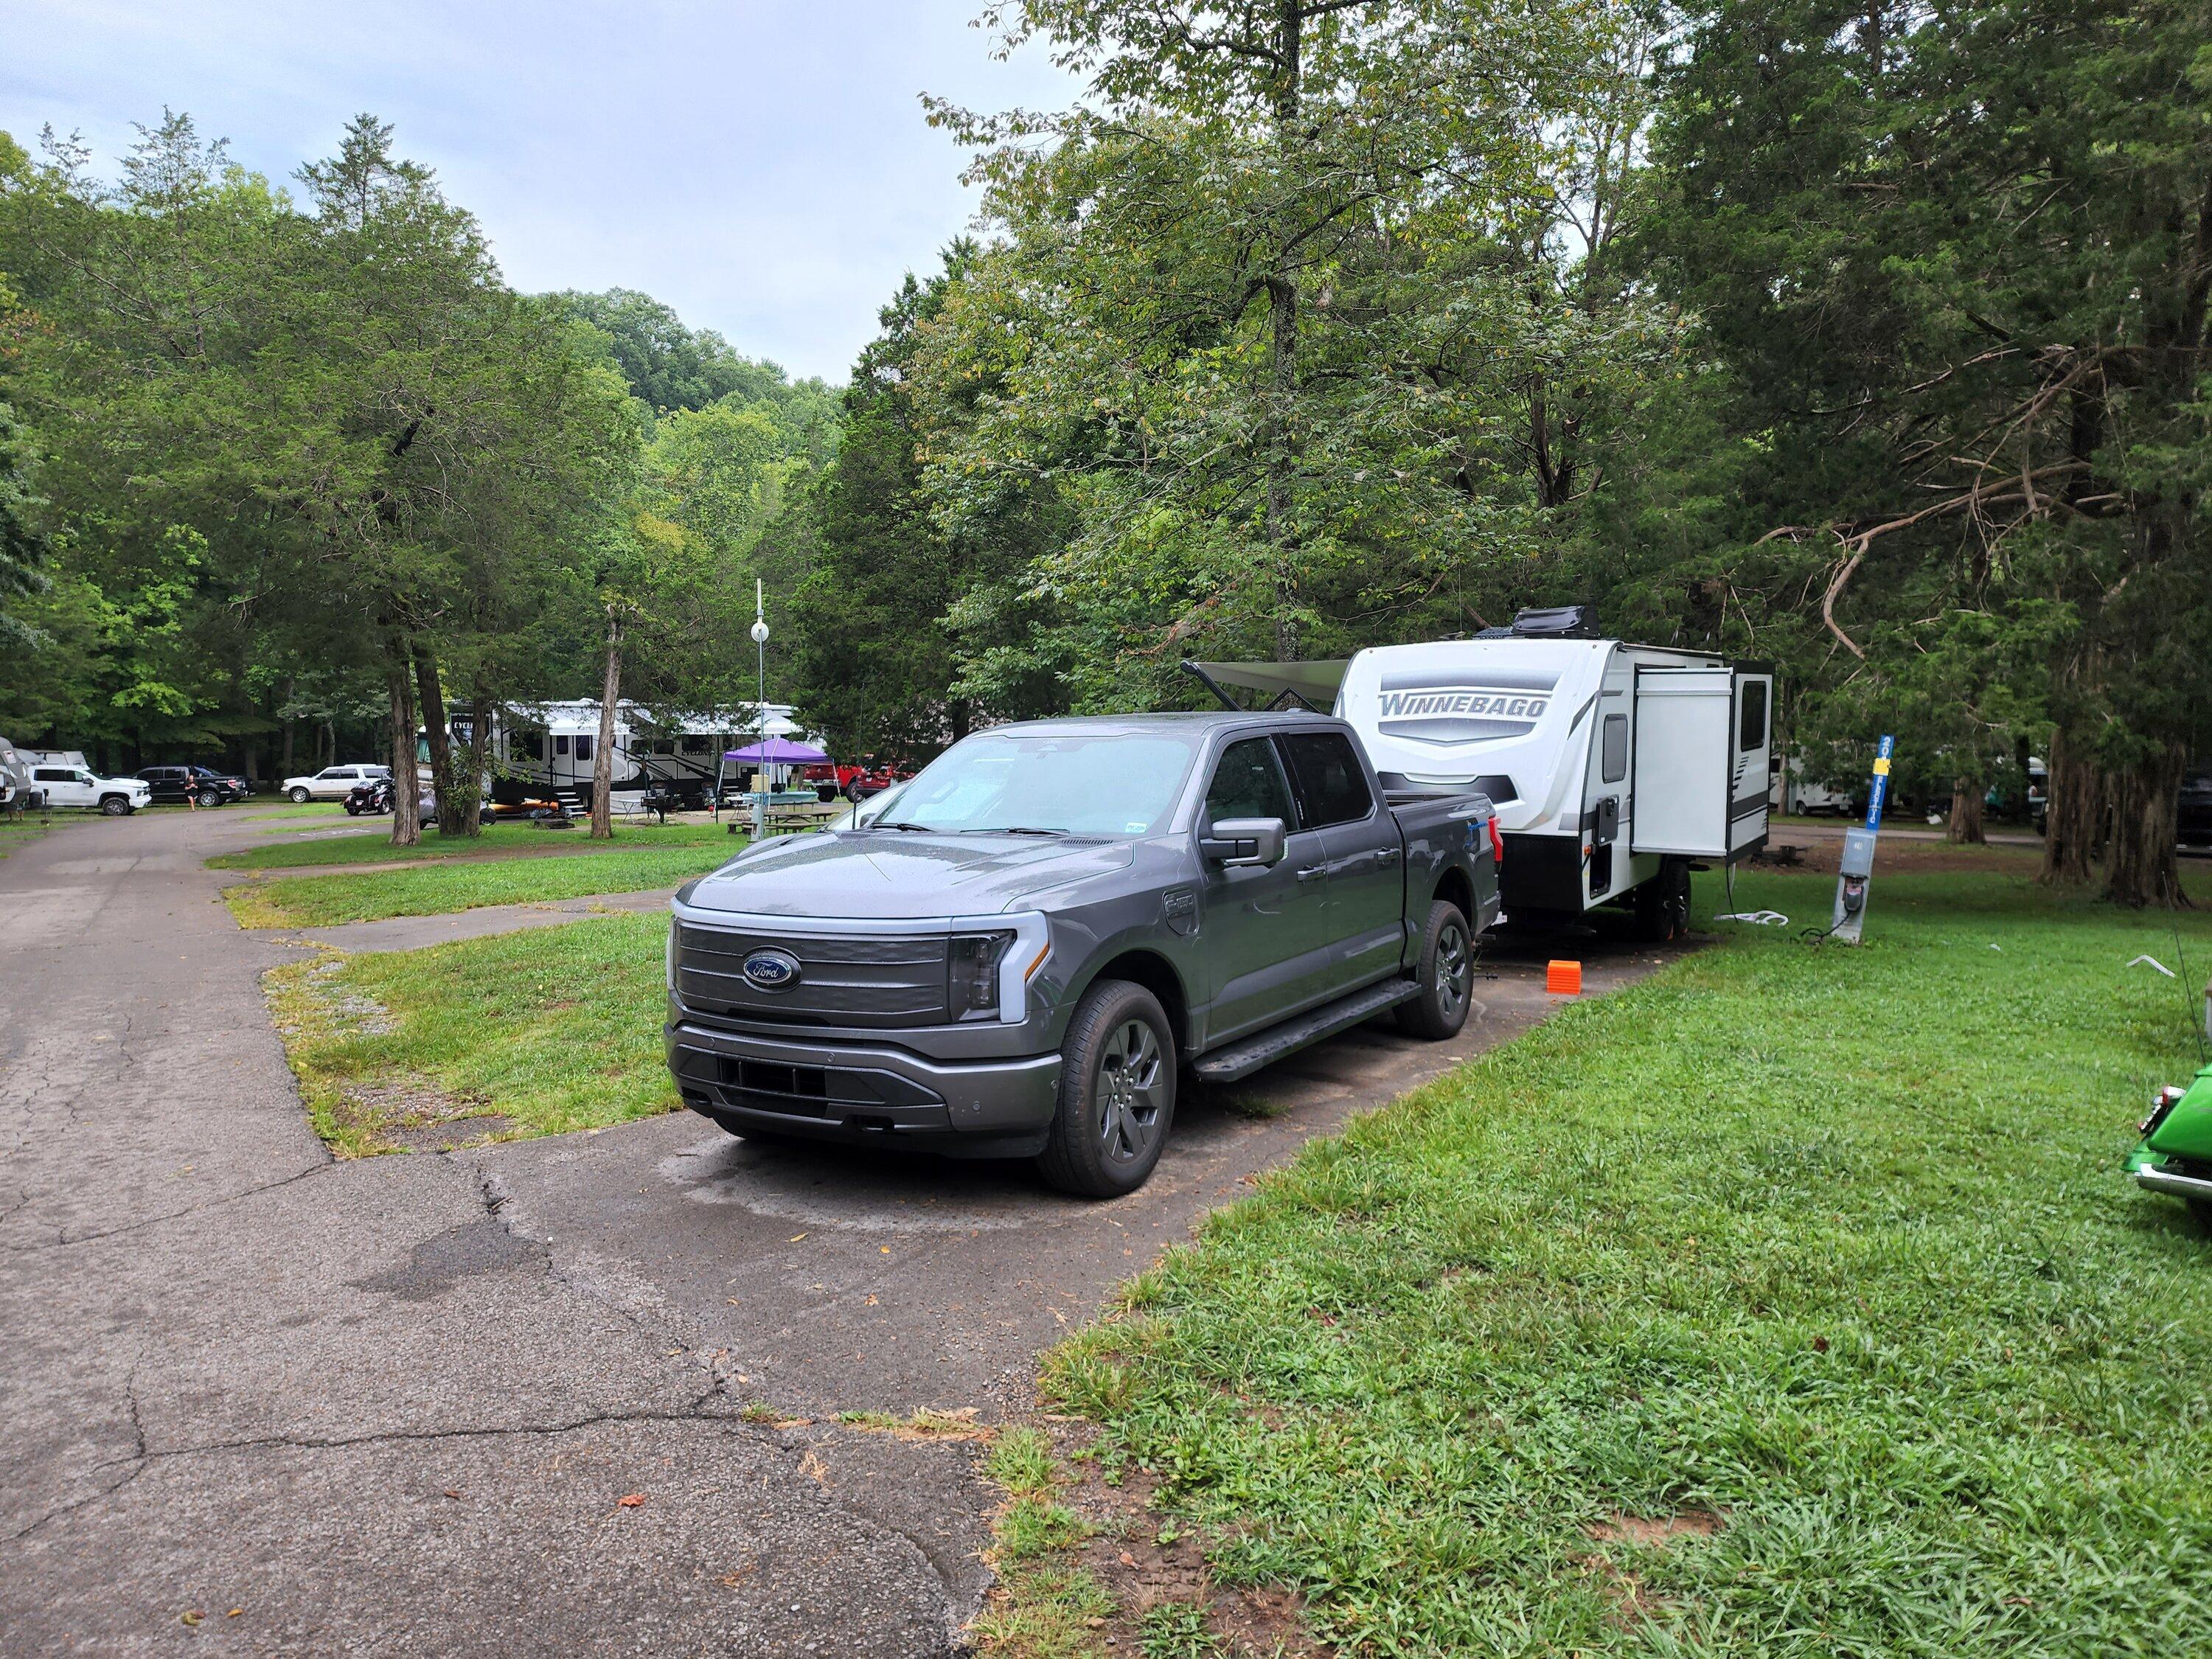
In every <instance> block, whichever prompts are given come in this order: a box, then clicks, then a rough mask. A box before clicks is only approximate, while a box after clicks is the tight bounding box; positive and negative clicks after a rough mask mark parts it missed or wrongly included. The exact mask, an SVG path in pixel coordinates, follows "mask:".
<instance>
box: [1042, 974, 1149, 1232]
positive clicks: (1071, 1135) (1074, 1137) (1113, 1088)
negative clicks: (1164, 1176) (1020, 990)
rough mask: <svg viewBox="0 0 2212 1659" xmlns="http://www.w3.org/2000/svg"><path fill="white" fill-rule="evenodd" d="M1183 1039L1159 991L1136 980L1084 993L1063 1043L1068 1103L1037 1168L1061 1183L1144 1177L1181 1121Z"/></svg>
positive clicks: (1063, 1089) (1104, 1187)
mask: <svg viewBox="0 0 2212 1659" xmlns="http://www.w3.org/2000/svg"><path fill="white" fill-rule="evenodd" d="M1175 1101H1176V1043H1175V1033H1174V1031H1173V1030H1170V1027H1169V1025H1168V1017H1167V1012H1166V1011H1165V1010H1164V1009H1163V1008H1162V1007H1161V1006H1160V1002H1159V999H1158V997H1156V996H1154V995H1153V994H1152V993H1151V992H1150V991H1147V990H1146V988H1145V987H1143V986H1141V985H1132V984H1131V983H1129V982H1128V981H1127V980H1119V979H1109V980H1102V981H1100V982H1099V983H1097V984H1096V985H1094V986H1092V987H1091V988H1090V989H1089V990H1088V991H1086V992H1085V993H1084V994H1083V1000H1082V1001H1081V1002H1079V1003H1078V1004H1077V1005H1076V1008H1075V1018H1073V1019H1072V1020H1070V1021H1069V1022H1068V1026H1067V1036H1066V1041H1064V1042H1062V1043H1061V1044H1060V1104H1059V1107H1058V1109H1056V1110H1055V1111H1054V1114H1053V1119H1052V1132H1051V1138H1050V1139H1048V1140H1047V1141H1046V1142H1045V1147H1044V1151H1043V1152H1040V1153H1039V1154H1038V1155H1037V1160H1036V1167H1037V1173H1038V1174H1039V1175H1041V1176H1043V1177H1044V1178H1045V1180H1046V1181H1048V1182H1050V1183H1051V1184H1052V1185H1053V1186H1055V1187H1057V1188H1060V1190H1061V1191H1062V1192H1066V1193H1080V1194H1083V1195H1084V1196H1085V1197H1086V1198H1119V1197H1121V1195H1122V1194H1125V1193H1133V1192H1135V1191H1136V1190H1137V1188H1139V1187H1141V1186H1143V1185H1144V1184H1145V1182H1146V1180H1147V1179H1148V1178H1149V1177H1150V1176H1151V1175H1152V1166H1153V1165H1155V1164H1158V1162H1159V1161H1160V1149H1161V1148H1162V1147H1163V1146H1165V1145H1166V1144H1167V1139H1168V1131H1169V1129H1170V1127H1172V1126H1173V1125H1174V1122H1175Z"/></svg>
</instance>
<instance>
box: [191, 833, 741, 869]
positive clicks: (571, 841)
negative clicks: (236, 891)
mask: <svg viewBox="0 0 2212 1659" xmlns="http://www.w3.org/2000/svg"><path fill="white" fill-rule="evenodd" d="M296 827H297V828H301V829H314V828H319V827H321V826H319V825H313V824H307V825H300V826H296ZM331 827H335V826H331ZM292 829H295V826H294V825H291V824H283V825H280V826H278V829H277V833H279V834H283V833H287V832H289V831H290V830H292ZM741 845H743V842H741V841H739V840H738V838H737V837H734V836H731V835H730V834H729V832H728V830H727V829H726V827H725V826H724V825H722V824H719V823H668V824H622V825H617V826H616V829H615V836H614V839H613V840H612V841H611V842H605V841H593V840H592V839H591V838H590V837H589V836H586V834H585V833H584V832H583V831H582V830H581V829H562V830H550V829H536V828H534V827H533V826H532V825H530V824H527V823H502V824H498V825H495V826H494V827H493V828H491V829H487V830H485V831H484V833H483V835H481V836H441V835H440V834H439V833H438V832H437V831H436V830H435V829H433V830H429V831H427V832H426V833H425V834H424V835H423V837H422V842H421V843H420V844H419V845H417V846H414V847H395V846H393V845H392V831H391V829H390V827H389V824H388V823H387V825H386V828H384V829H368V830H363V831H362V832H361V833H360V834H358V835H345V836H331V837H330V838H329V839H328V840H325V841H306V842H301V841H280V842H274V843H272V844H270V845H268V846H264V847H250V848H246V850H245V851H244V852H241V853H219V854H216V856H215V857H213V858H211V859H210V860H208V861H207V866H208V868H209V869H210V870H289V869H298V868H300V867H301V866H309V865H316V864H384V863H391V862H398V861H404V860H415V859H450V858H497V857H501V856H502V855H510V856H511V855H517V854H521V855H542V854H556V853H559V854H576V853H605V852H607V851H610V850H611V849H617V848H643V847H693V846H698V847H704V846H713V847H721V848H728V849H729V850H730V851H732V852H735V851H736V850H737V848H738V847H739V846H741Z"/></svg>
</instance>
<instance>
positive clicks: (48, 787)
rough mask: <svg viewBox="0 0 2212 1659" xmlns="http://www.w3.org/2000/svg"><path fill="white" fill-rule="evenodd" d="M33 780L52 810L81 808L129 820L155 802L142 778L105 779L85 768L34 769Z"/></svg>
mask: <svg viewBox="0 0 2212 1659" xmlns="http://www.w3.org/2000/svg"><path fill="white" fill-rule="evenodd" d="M31 775H32V778H33V781H36V783H37V784H38V786H39V787H40V789H41V790H43V791H44V792H45V794H46V805H49V806H75V807H82V808H83V809H84V810H85V811H88V812H103V813H105V814H106V816H108V817H111V818H120V817H129V816H130V815H131V813H133V812H135V811H137V810H138V809H139V808H140V807H142V806H144V805H147V804H148V803H149V802H150V801H151V800H152V799H153V791H152V790H151V789H149V787H147V785H146V782H145V780H143V778H103V777H98V776H95V775H94V774H92V773H90V772H88V771H87V770H85V769H84V768H82V766H39V767H33V769H32V772H31Z"/></svg>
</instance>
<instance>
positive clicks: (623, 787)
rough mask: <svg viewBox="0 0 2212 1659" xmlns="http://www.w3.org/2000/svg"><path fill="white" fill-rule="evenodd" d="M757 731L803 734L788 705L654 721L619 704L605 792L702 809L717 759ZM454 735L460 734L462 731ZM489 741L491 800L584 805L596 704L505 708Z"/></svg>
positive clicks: (594, 759) (717, 773)
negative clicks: (663, 797)
mask: <svg viewBox="0 0 2212 1659" xmlns="http://www.w3.org/2000/svg"><path fill="white" fill-rule="evenodd" d="M456 724H457V726H461V723H460V722H456ZM763 726H764V727H765V734H766V735H767V736H769V737H771V738H797V737H801V736H804V735H805V734H804V733H803V732H800V730H799V725H798V722H797V721H796V720H793V718H792V708H791V705H789V704H788V703H775V702H771V703H764V704H763V705H762V706H761V708H760V710H759V711H758V712H756V711H755V710H754V709H753V708H751V707H750V706H749V705H747V706H740V707H738V708H734V709H732V710H729V711H727V712H726V713H723V714H682V715H674V716H669V717H665V718H661V719H656V718H654V717H653V714H651V713H650V712H649V711H647V710H646V709H644V708H641V707H639V706H638V705H636V704H635V703H629V702H618V703H617V704H616V705H615V752H614V757H613V766H612V769H611V776H612V779H613V786H612V789H611V794H612V796H613V798H614V799H615V801H616V802H617V805H623V804H624V798H625V797H631V796H641V795H642V794H643V793H645V792H646V791H647V790H648V789H654V788H658V789H659V790H661V791H663V792H664V793H668V794H671V795H673V796H676V797H677V798H678V799H681V800H683V801H684V803H685V804H686V805H690V806H693V807H699V806H704V805H707V804H708V801H709V800H710V799H712V798H713V797H714V794H715V793H716V792H717V790H718V788H719V787H720V781H721V777H722V771H723V764H722V757H723V755H724V754H725V753H726V751H728V750H731V749H732V748H738V747H742V746H743V745H744V744H750V743H753V742H755V741H757V739H758V738H759V737H760V736H761V735H762V734H763ZM457 735H461V736H465V727H463V728H462V730H461V731H460V732H458V733H457ZM493 738H494V741H493V743H492V745H491V752H492V755H493V757H494V758H495V764H494V767H493V769H492V779H491V792H492V798H493V799H495V800H503V799H505V798H506V797H507V796H508V795H513V796H514V797H515V798H516V799H520V798H521V796H522V795H523V794H526V793H530V792H532V791H542V792H544V793H546V794H549V795H550V796H552V797H553V798H555V799H559V800H561V801H562V803H563V804H564V805H568V807H569V808H570V809H571V810H572V811H582V810H583V808H584V804H585V803H586V802H588V801H589V800H590V799H591V792H592V774H593V769H594V768H595V767H596V766H597V764H598V763H599V703H598V702H596V701H594V700H592V699H590V698H576V699H574V700H571V701H568V702H542V703H513V704H509V705H508V706H507V708H504V709H502V710H501V712H500V714H499V715H498V718H497V723H496V726H495V730H494V733H493Z"/></svg>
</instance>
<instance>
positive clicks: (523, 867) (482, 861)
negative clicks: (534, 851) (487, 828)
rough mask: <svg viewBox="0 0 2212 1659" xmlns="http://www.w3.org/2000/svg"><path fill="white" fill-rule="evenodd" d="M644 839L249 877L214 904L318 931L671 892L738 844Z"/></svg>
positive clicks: (243, 921)
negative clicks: (412, 865) (403, 866)
mask: <svg viewBox="0 0 2212 1659" xmlns="http://www.w3.org/2000/svg"><path fill="white" fill-rule="evenodd" d="M653 833H654V832H652V831H644V830H641V831H636V832H634V835H635V838H634V839H632V838H626V839H624V840H622V841H617V842H615V843H614V844H613V845H612V846H611V847H610V846H605V844H602V846H601V848H599V850H597V851H592V850H588V849H586V850H580V851H579V852H576V853H573V854H562V855H557V856H554V857H546V858H505V859H501V858H489V859H486V858H478V859H453V860H448V861H447V863H445V864H444V865H442V866H438V865H433V866H428V867H423V868H416V869H410V870H389V871H374V870H372V871H365V872H359V873H356V874H352V875H328V876H287V877H283V878H277V879H275V880H270V879H268V878H256V879H253V880H251V881H244V882H240V883H238V884H235V885H234V886H231V887H228V888H226V889H225V890H224V891H223V902H225V903H227V904H228V905H229V906H230V913H231V915H234V916H235V917H237V919H238V925H239V926H240V927H332V926H335V925H337V923H340V922H347V921H380V920H382V919H383V918H385V917H387V916H435V915H447V914H448V913H450V912H452V911H455V910H474V909H477V908H481V907H482V906H484V905H487V904H520V903H524V902H528V901H532V900H550V899H569V898H584V897H586V896H590V895H591V894H593V893H636V892H642V891H645V890H647V889H649V888H654V887H672V886H675V885H676V884H678V883H680V882H684V881H688V880H690V878H692V877H693V876H696V875H702V874H703V873H705V872H707V871H709V870H711V869H713V868H714V866H716V865H718V864H720V863H722V862H723V861H724V860H726V859H729V858H732V857H734V856H735V855H736V854H737V853H738V850H739V849H740V848H743V847H744V844H745V843H744V840H743V838H742V837H739V836H728V835H718V836H714V837H713V838H712V839H711V840H709V839H703V838H702V839H698V840H681V841H671V842H651V841H650V840H648V839H647V837H649V836H651V835H652V834H653ZM272 850H274V849H272ZM283 850H289V848H286V849H283Z"/></svg>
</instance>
